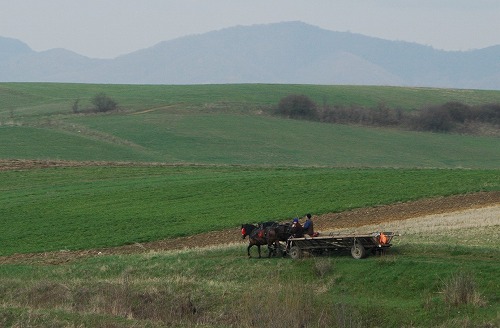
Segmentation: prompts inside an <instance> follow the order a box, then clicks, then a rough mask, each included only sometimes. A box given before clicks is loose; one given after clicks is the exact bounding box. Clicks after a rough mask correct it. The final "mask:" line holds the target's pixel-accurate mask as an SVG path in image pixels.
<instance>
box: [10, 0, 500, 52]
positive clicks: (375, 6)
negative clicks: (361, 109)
mask: <svg viewBox="0 0 500 328" xmlns="http://www.w3.org/2000/svg"><path fill="white" fill-rule="evenodd" d="M283 21H303V22H305V23H309V24H312V25H316V26H319V27H321V28H324V29H328V30H333V31H350V32H353V33H360V34H365V35H369V36H375V37H380V38H383V39H389V40H402V41H410V42H416V43H420V44H424V45H430V46H433V47H434V48H437V49H446V50H468V49H477V48H484V47H488V46H491V45H497V44H500V0H0V36H4V37H11V38H15V39H19V40H21V41H23V42H25V43H27V44H28V45H29V46H30V47H31V48H32V49H34V50H36V51H42V50H47V49H52V48H65V49H68V50H72V51H74V52H77V53H79V54H82V55H85V56H88V57H95V58H113V57H116V56H118V55H121V54H125V53H129V52H132V51H135V50H138V49H142V48H147V47H150V46H153V45H155V44H156V43H158V42H161V41H165V40H170V39H174V38H177V37H181V36H185V35H190V34H199V33H204V32H209V31H212V30H218V29H221V28H224V27H230V26H235V25H253V24H264V23H277V22H283Z"/></svg>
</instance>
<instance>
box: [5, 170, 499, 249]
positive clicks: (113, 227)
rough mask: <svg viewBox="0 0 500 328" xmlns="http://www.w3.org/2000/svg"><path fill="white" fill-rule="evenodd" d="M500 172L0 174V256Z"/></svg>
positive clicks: (409, 194)
mask: <svg viewBox="0 0 500 328" xmlns="http://www.w3.org/2000/svg"><path fill="white" fill-rule="evenodd" d="M499 173H500V172H499V170H439V169H434V170H430V169H426V170H423V169H417V170H403V169H329V168H251V167H159V168H151V167H143V168H133V167H132V168H129V167H122V168H112V167H109V168H106V167H98V168H93V167H90V168H53V169H37V170H28V171H4V172H1V171H0V180H1V181H2V182H3V183H2V185H1V186H0V191H1V193H0V203H2V204H3V206H2V207H1V208H0V225H1V226H2V227H3V233H2V234H1V235H0V245H2V248H1V249H0V255H7V254H12V253H16V252H23V253H24V252H42V251H57V250H65V249H71V250H73V249H87V248H95V247H106V246H118V245H123V244H131V243H135V242H145V241H154V240H158V239H163V238H172V237H179V236H185V235H190V234H194V233H200V232H206V231H212V230H220V229H224V228H228V227H238V226H239V225H241V224H243V223H247V222H259V221H267V220H286V219H290V218H292V217H295V216H303V215H304V214H305V213H306V212H312V213H315V214H322V213H328V212H340V211H345V210H348V209H353V208H359V207H370V206H376V205H381V204H390V203H395V202H404V201H410V200H416V199H421V198H428V197H437V196H443V195H453V194H464V193H471V192H478V191H492V190H499V189H500V174H499Z"/></svg>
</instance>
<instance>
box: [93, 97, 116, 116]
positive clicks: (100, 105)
mask: <svg viewBox="0 0 500 328" xmlns="http://www.w3.org/2000/svg"><path fill="white" fill-rule="evenodd" d="M92 103H93V104H94V106H95V110H96V111H98V112H108V111H111V110H115V109H116V107H117V106H118V104H117V103H116V101H114V100H113V99H112V98H110V97H109V96H107V95H106V94H105V93H102V92H101V93H98V94H97V95H95V97H94V98H93V99H92Z"/></svg>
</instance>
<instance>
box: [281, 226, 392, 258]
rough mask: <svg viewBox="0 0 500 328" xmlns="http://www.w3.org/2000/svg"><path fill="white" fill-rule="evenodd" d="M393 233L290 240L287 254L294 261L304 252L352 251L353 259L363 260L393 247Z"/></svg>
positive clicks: (338, 235)
mask: <svg viewBox="0 0 500 328" xmlns="http://www.w3.org/2000/svg"><path fill="white" fill-rule="evenodd" d="M392 237H394V233H392V232H373V233H369V234H337V235H334V234H331V235H328V236H318V237H309V236H307V237H303V238H293V237H291V238H289V239H288V240H287V241H286V245H285V252H286V254H288V255H290V257H291V258H292V259H298V258H301V257H302V256H303V254H304V252H307V253H310V254H322V253H325V252H333V251H345V250H349V249H350V251H351V255H352V257H354V258H355V259H362V258H364V257H366V256H367V255H368V254H369V253H373V254H376V253H384V252H385V251H386V250H387V249H388V248H389V247H391V240H392Z"/></svg>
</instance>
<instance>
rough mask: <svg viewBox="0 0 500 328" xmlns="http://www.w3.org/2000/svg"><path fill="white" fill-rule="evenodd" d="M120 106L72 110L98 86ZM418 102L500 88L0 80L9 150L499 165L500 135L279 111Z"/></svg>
mask: <svg viewBox="0 0 500 328" xmlns="http://www.w3.org/2000/svg"><path fill="white" fill-rule="evenodd" d="M101 91H102V92H106V94H108V95H110V96H112V97H113V98H114V99H116V100H117V101H118V103H119V105H120V108H121V109H120V111H118V112H116V113H110V114H73V113H72V110H71V106H72V104H73V102H74V101H75V99H81V104H80V105H81V106H82V107H83V108H84V109H85V108H88V107H89V106H91V105H90V99H91V98H92V97H93V96H94V95H95V94H96V93H98V92H101ZM290 93H305V94H307V95H309V96H311V97H312V98H314V99H316V101H318V102H319V103H331V104H340V105H349V104H356V105H359V104H361V105H366V106H376V105H377V104H379V103H384V104H389V105H391V106H394V107H401V108H405V109H406V110H412V109H413V108H418V107H420V106H425V105H427V104H434V103H443V102H446V101H453V100H454V101H462V102H465V103H471V104H477V103H488V102H498V101H500V92H495V91H480V90H446V89H425V88H395V87H349V86H298V85H295V86H294V85H290V86H285V85H200V86H127V85H74V84H24V83H22V84H5V83H4V84H0V96H1V97H0V140H2V142H1V143H0V159H11V158H17V159H21V158H22V159H60V160H91V161H99V160H101V161H133V162H168V163H196V164H238V165H279V166H293V165H300V166H329V167H405V168H415V167H427V168H498V166H499V163H500V146H499V142H498V137H486V136H482V137H480V136H467V135H450V134H436V133H421V132H408V131H401V130H396V129H382V128H366V127H355V126H345V125H333V124H324V123H317V122H306V121H296V120H288V119H279V118H275V117H270V116H269V115H267V114H265V113H266V111H267V109H269V108H271V107H272V106H276V104H277V103H278V102H279V100H280V98H281V97H283V96H286V95H288V94H290Z"/></svg>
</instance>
